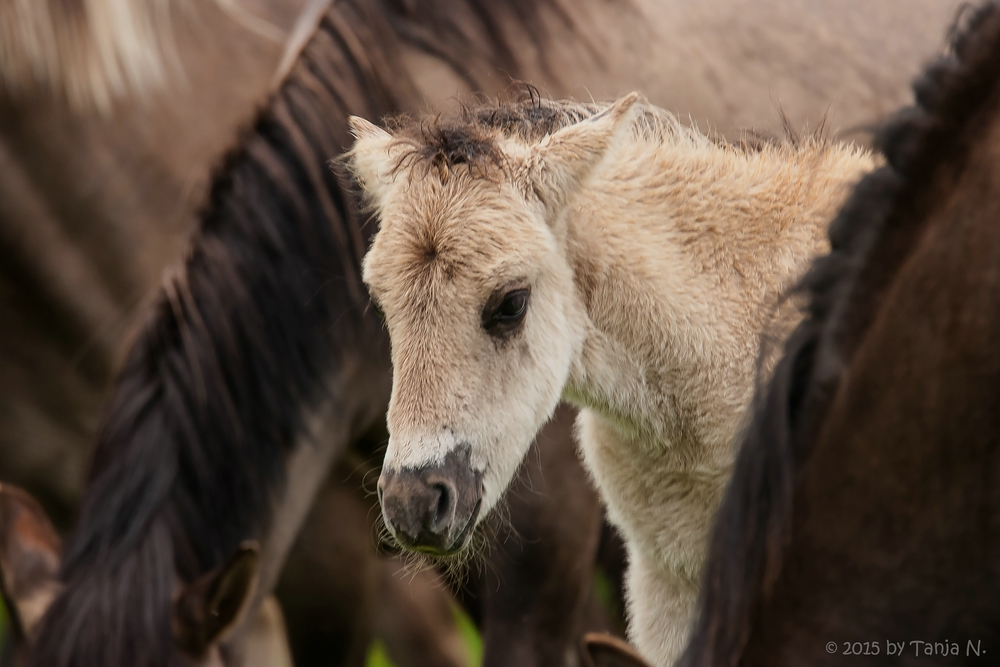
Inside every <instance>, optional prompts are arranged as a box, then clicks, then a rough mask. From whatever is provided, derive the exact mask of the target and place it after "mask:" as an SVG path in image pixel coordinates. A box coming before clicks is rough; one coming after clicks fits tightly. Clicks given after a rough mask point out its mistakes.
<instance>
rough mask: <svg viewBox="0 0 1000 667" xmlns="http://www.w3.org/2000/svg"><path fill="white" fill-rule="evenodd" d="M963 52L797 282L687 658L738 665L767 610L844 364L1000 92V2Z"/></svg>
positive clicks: (956, 51) (910, 112) (983, 12)
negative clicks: (797, 311)
mask: <svg viewBox="0 0 1000 667" xmlns="http://www.w3.org/2000/svg"><path fill="white" fill-rule="evenodd" d="M959 23H961V25H960V27H957V28H955V29H954V30H953V37H952V41H951V48H950V51H949V52H948V53H947V54H946V55H944V56H942V57H940V58H939V59H938V60H936V61H935V62H934V63H933V64H931V65H930V66H929V67H928V68H927V70H926V71H925V72H924V73H923V75H922V76H921V77H920V78H919V79H918V80H917V81H916V82H915V83H914V86H913V88H914V92H915V96H916V104H915V105H914V106H913V107H910V108H907V109H904V110H902V111H901V112H899V113H898V114H896V116H895V117H894V118H893V119H892V120H891V122H889V123H888V124H887V125H886V126H885V127H884V128H883V129H882V130H881V131H880V133H879V135H878V137H877V139H876V144H877V146H878V147H879V149H880V150H881V151H882V152H883V153H884V154H885V157H886V161H887V164H886V165H885V166H883V167H881V168H879V169H877V170H876V171H874V172H873V173H871V174H869V175H868V176H866V177H865V178H864V179H862V180H861V182H860V183H859V184H858V186H857V187H856V188H855V191H854V193H853V194H852V195H851V197H850V198H849V199H848V201H847V202H846V203H845V204H844V206H843V208H842V209H841V211H840V212H839V214H838V215H837V217H836V219H835V220H834V221H833V223H832V224H831V226H830V232H829V234H830V241H831V246H832V248H831V251H830V253H829V254H828V255H826V256H825V257H822V258H820V259H818V260H816V262H815V263H814V264H813V267H812V269H811V270H810V271H809V273H808V274H807V275H806V276H805V277H804V278H803V280H802V282H801V284H800V285H799V287H798V288H797V290H796V291H797V292H798V293H800V294H802V295H804V296H805V297H806V299H807V301H808V304H809V305H808V307H807V309H806V313H805V315H806V317H805V319H804V320H803V321H802V323H801V324H800V325H799V326H798V328H797V329H796V330H795V332H794V333H793V334H792V336H791V337H790V338H789V339H788V341H787V343H786V345H785V354H784V357H783V358H782V360H781V361H780V362H779V363H778V365H777V367H776V368H775V370H774V373H773V375H772V377H771V379H770V381H769V382H768V384H767V385H766V386H762V387H759V388H758V392H757V396H756V397H755V403H754V405H753V406H752V408H753V410H754V416H753V421H752V422H751V424H750V426H749V428H748V430H747V433H746V436H745V438H744V440H743V443H742V447H741V449H740V451H739V455H738V457H737V460H736V464H735V466H734V472H733V478H732V481H731V483H730V485H729V488H728V489H727V492H726V496H725V499H724V500H723V504H722V507H721V508H720V510H719V512H718V514H717V518H716V526H715V529H714V532H713V536H712V540H711V546H710V550H709V559H708V562H707V564H706V569H705V575H704V578H703V582H702V588H701V597H700V600H699V610H698V612H697V616H696V618H695V622H694V626H693V629H692V639H691V641H690V643H689V645H688V648H687V651H686V652H685V654H684V656H683V657H682V658H681V660H680V661H679V663H678V664H679V665H681V666H683V667H734V666H735V665H737V664H739V663H740V661H741V658H742V655H743V650H744V647H745V645H746V642H747V639H748V637H749V635H750V632H751V628H752V627H753V623H754V617H755V614H756V613H757V610H758V609H759V606H760V604H761V603H762V601H763V600H765V599H766V598H767V596H768V594H769V591H770V590H771V587H772V586H773V585H774V583H775V581H776V580H777V578H778V577H779V575H780V572H781V568H782V557H781V554H782V549H783V547H784V545H785V544H786V542H787V540H788V539H789V531H790V526H791V512H792V509H791V506H792V496H793V491H794V483H795V478H796V474H797V473H798V471H799V470H800V468H801V466H802V464H803V463H804V462H805V461H806V460H807V459H808V457H809V456H810V454H811V449H810V448H811V443H812V441H813V436H814V435H815V434H816V432H817V431H818V429H819V428H820V426H821V424H822V421H823V419H824V416H825V414H826V411H827V409H828V406H829V403H830V401H831V399H832V396H833V394H834V392H835V391H836V389H837V386H838V382H839V380H840V377H841V372H842V369H843V368H845V367H846V365H847V364H848V363H849V361H850V359H851V358H852V356H853V354H854V352H855V350H856V347H857V345H858V343H859V341H860V339H861V338H862V336H863V335H864V333H865V331H866V330H867V329H868V327H869V325H870V324H871V322H872V319H873V318H874V316H875V314H876V312H877V311H878V309H879V307H880V305H881V298H882V296H883V293H884V291H885V289H886V288H887V286H888V284H889V283H890V281H891V280H892V278H893V276H894V275H895V274H896V272H897V271H898V270H899V268H900V266H901V265H902V264H903V262H904V260H905V259H906V258H907V256H908V253H909V252H910V250H911V249H912V248H913V246H914V243H915V242H916V240H917V239H918V238H919V237H920V236H921V233H922V232H923V231H924V225H923V224H922V223H923V221H924V216H922V215H921V214H920V213H921V212H922V211H924V210H925V209H926V208H927V207H928V206H929V205H930V204H931V203H932V201H933V200H932V199H930V198H931V197H933V192H934V188H933V187H931V186H932V185H933V184H934V183H935V179H940V178H946V179H947V178H949V175H948V174H949V173H950V172H949V171H948V170H955V171H957V170H958V168H959V167H956V165H961V163H962V160H963V159H964V157H965V155H966V154H967V152H968V149H969V145H968V144H969V139H968V137H966V136H965V133H964V132H963V129H965V128H970V127H971V128H974V127H975V126H976V125H975V123H974V122H973V121H974V120H975V118H976V114H977V113H980V112H981V111H982V109H983V108H984V107H985V106H986V105H988V104H989V103H990V101H991V100H992V99H994V98H995V96H996V95H997V86H998V81H1000V8H998V5H997V4H995V3H993V2H991V3H988V4H986V5H984V6H982V7H981V8H979V9H976V10H974V11H968V12H962V13H961V14H960V15H959V19H958V20H957V21H956V25H958V24H959Z"/></svg>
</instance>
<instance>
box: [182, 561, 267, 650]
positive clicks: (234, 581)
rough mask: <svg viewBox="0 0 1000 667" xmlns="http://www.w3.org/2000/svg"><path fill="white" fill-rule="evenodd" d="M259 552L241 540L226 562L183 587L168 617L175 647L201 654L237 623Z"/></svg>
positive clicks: (251, 586)
mask: <svg viewBox="0 0 1000 667" xmlns="http://www.w3.org/2000/svg"><path fill="white" fill-rule="evenodd" d="M259 551H260V549H259V547H258V546H257V543H256V542H244V543H243V544H241V545H240V548H239V549H238V550H237V552H236V554H235V555H233V557H232V558H230V559H229V562H228V563H226V564H225V565H223V566H221V567H218V568H216V569H214V570H212V571H211V572H209V573H207V574H204V575H202V576H201V577H199V578H198V579H196V580H195V581H193V582H192V583H190V584H188V585H187V586H186V587H185V588H184V590H183V591H182V592H181V594H180V597H178V598H177V600H176V602H174V614H173V618H172V619H171V630H172V631H173V635H174V641H175V642H176V644H177V646H178V648H180V649H181V650H182V651H184V652H185V653H187V654H188V655H191V656H195V657H198V656H202V655H204V653H205V652H206V651H207V650H208V649H209V648H210V647H211V646H212V644H214V643H215V642H217V641H219V640H220V639H221V638H222V637H223V636H224V635H225V633H226V632H227V631H228V630H230V629H231V628H232V627H233V626H235V625H236V624H237V623H238V622H239V620H240V618H241V617H242V616H243V613H244V612H245V611H246V608H247V606H248V604H249V602H250V600H251V599H252V598H253V594H254V591H255V590H256V589H257V574H258V572H257V570H258V562H259V560H260V558H259V555H258V553H259Z"/></svg>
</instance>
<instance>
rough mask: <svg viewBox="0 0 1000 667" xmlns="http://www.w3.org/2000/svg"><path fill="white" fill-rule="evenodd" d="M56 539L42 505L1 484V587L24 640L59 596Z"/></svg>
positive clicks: (19, 491) (15, 489) (58, 559)
mask: <svg viewBox="0 0 1000 667" xmlns="http://www.w3.org/2000/svg"><path fill="white" fill-rule="evenodd" d="M59 564H60V556H59V537H58V536H57V535H56V531H55V528H53V527H52V523H51V522H50V521H49V518H48V516H46V514H45V511H44V510H43V509H42V508H41V506H40V505H39V504H38V503H37V502H36V501H35V499H34V498H32V497H31V496H30V495H28V494H27V493H26V492H24V491H22V490H21V489H19V488H17V487H16V486H10V485H9V484H0V575H2V576H0V587H2V589H3V598H4V601H6V603H7V608H8V610H9V611H10V614H11V616H12V618H13V620H14V624H15V627H16V628H17V630H18V632H19V633H20V634H21V635H22V637H23V638H27V639H30V638H31V637H32V636H33V635H34V631H35V628H36V627H37V625H38V621H39V620H41V618H42V616H43V615H44V614H45V612H46V611H47V610H48V608H49V605H50V604H51V603H52V600H53V599H55V597H56V596H57V595H58V594H59V591H60V589H61V587H62V586H61V584H60V583H59V580H58V574H59Z"/></svg>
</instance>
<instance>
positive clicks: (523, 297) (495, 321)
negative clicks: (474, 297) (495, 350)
mask: <svg viewBox="0 0 1000 667" xmlns="http://www.w3.org/2000/svg"><path fill="white" fill-rule="evenodd" d="M530 295H531V290H529V289H527V288H521V289H515V290H510V291H509V292H496V293H494V294H493V296H491V297H490V300H489V301H487V302H486V307H485V308H484V309H483V328H484V329H486V331H488V332H489V333H490V335H493V336H503V335H507V334H510V333H512V332H513V331H514V330H515V329H517V328H518V327H519V326H520V325H521V322H522V321H524V315H525V313H526V312H528V297H529V296H530Z"/></svg>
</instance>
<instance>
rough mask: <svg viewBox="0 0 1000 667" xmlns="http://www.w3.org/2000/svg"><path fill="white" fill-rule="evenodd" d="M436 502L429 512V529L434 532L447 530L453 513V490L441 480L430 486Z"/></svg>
mask: <svg viewBox="0 0 1000 667" xmlns="http://www.w3.org/2000/svg"><path fill="white" fill-rule="evenodd" d="M432 488H433V489H434V494H435V495H436V496H437V502H436V503H435V506H434V508H433V513H432V514H431V525H430V527H431V529H432V530H434V532H442V531H443V530H447V529H448V526H449V525H450V524H451V519H452V515H453V514H454V513H455V495H456V494H455V491H454V489H452V488H450V487H449V486H448V485H447V484H445V483H443V482H438V483H437V484H434V485H433V486H432Z"/></svg>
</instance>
